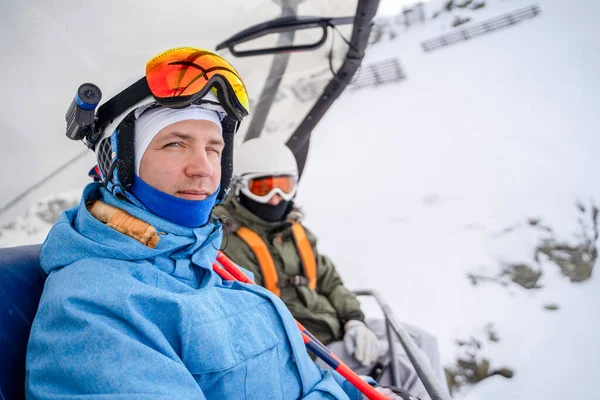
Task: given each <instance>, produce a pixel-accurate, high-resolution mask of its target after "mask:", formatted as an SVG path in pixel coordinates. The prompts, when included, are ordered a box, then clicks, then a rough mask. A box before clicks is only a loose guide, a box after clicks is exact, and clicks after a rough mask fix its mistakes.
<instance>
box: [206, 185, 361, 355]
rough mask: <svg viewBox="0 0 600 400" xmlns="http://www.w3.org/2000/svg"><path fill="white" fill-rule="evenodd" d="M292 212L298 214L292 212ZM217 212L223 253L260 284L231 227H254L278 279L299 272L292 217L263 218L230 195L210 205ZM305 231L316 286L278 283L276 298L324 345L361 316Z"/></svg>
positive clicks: (253, 263) (248, 252)
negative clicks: (222, 229) (221, 223)
mask: <svg viewBox="0 0 600 400" xmlns="http://www.w3.org/2000/svg"><path fill="white" fill-rule="evenodd" d="M290 214H291V215H296V214H299V213H297V212H292V213H290ZM215 215H216V216H217V217H222V216H225V217H226V220H225V222H224V224H225V228H226V230H225V232H226V233H227V237H226V238H223V244H222V245H221V246H222V247H224V249H223V252H224V253H225V255H227V257H229V258H231V260H233V261H234V262H235V263H236V264H238V265H239V266H241V267H244V268H246V269H248V270H250V271H251V272H253V273H254V281H255V282H256V283H257V284H259V285H263V286H264V284H263V278H262V274H261V270H260V265H259V264H258V260H257V258H256V256H255V255H254V252H253V251H252V249H250V247H249V246H248V245H247V244H246V242H244V241H243V240H242V239H241V238H240V237H239V236H237V235H236V234H235V232H236V231H237V230H238V229H239V228H240V227H242V226H246V227H248V228H250V229H252V230H253V231H254V232H256V233H257V234H258V235H259V236H260V237H261V239H262V240H263V241H264V242H265V244H266V245H267V247H268V249H269V252H270V253H271V257H272V258H273V263H274V264H275V268H276V269H277V275H278V279H279V282H280V283H283V282H288V278H289V277H290V276H295V275H304V274H303V269H302V261H301V259H300V254H299V253H298V250H297V249H296V244H295V242H294V238H293V234H292V230H291V222H290V221H289V220H288V221H285V222H266V221H263V220H262V219H260V218H258V217H257V216H256V215H254V214H252V212H250V211H249V210H248V209H246V208H245V207H244V206H242V205H241V204H240V203H239V202H238V201H237V200H236V199H235V198H234V197H233V196H229V197H228V199H227V200H226V201H225V202H224V203H223V204H222V205H220V206H218V207H216V208H215ZM304 229H305V231H306V236H307V237H308V240H309V242H310V244H311V245H312V248H313V252H314V253H315V257H316V258H317V290H316V291H315V290H312V289H311V288H309V287H308V286H304V285H302V286H292V285H285V284H281V286H283V287H281V300H283V302H284V303H285V304H286V305H287V307H288V308H289V310H290V312H291V313H292V315H293V316H294V317H295V318H296V319H297V320H298V321H299V322H300V323H301V324H302V325H304V326H305V327H306V328H307V329H308V330H309V331H311V332H312V333H313V334H314V335H315V336H316V337H317V338H318V339H319V340H320V341H321V342H323V343H325V344H329V343H331V342H334V341H337V340H341V339H342V337H343V335H344V332H343V327H344V324H345V323H346V321H349V320H351V319H358V320H361V321H364V314H363V313H362V311H361V310H360V303H359V302H358V300H357V299H356V296H354V294H352V292H350V291H349V290H348V289H346V287H345V286H344V283H343V282H342V279H341V278H340V276H339V275H338V273H337V271H336V269H335V266H334V265H333V263H332V262H331V260H329V258H327V257H326V256H324V255H322V254H320V253H319V251H318V249H317V238H316V237H315V236H314V235H313V234H312V233H311V232H310V231H308V229H306V227H305V228H304Z"/></svg>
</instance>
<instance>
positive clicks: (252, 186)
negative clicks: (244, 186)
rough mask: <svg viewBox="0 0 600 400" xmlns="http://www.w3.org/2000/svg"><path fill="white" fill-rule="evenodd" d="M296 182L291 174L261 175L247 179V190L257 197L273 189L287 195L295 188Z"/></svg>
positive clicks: (265, 194)
mask: <svg viewBox="0 0 600 400" xmlns="http://www.w3.org/2000/svg"><path fill="white" fill-rule="evenodd" d="M296 183H297V179H296V177H295V176H292V175H281V176H263V177H258V178H252V179H250V180H248V190H249V191H250V193H252V194H254V195H256V196H259V197H263V196H267V195H268V194H269V193H271V192H272V191H273V190H274V189H280V190H281V191H282V192H283V193H285V194H286V195H289V194H292V193H293V192H294V191H295V190H296Z"/></svg>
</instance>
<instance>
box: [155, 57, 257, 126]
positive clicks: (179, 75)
mask: <svg viewBox="0 0 600 400" xmlns="http://www.w3.org/2000/svg"><path fill="white" fill-rule="evenodd" d="M146 81H147V83H148V87H149V88H150V91H151V92H152V95H153V96H154V98H155V99H156V101H157V102H158V103H159V104H161V105H163V106H165V107H170V108H179V107H185V106H188V105H190V104H192V103H194V102H195V101H197V100H200V99H201V98H202V97H204V96H205V95H206V94H207V93H208V91H209V90H214V91H216V94H217V97H218V99H219V103H220V104H221V106H222V107H223V108H224V109H225V111H226V112H227V113H228V114H229V115H230V116H231V117H232V118H234V119H236V120H238V121H239V120H242V118H243V117H245V116H246V115H248V113H249V111H250V100H249V99H248V93H247V91H246V87H245V85H244V82H242V79H241V78H240V76H239V74H238V72H237V71H236V70H235V68H233V66H232V65H231V64H230V63H229V62H228V61H226V60H225V59H224V58H222V57H221V56H219V55H218V54H215V53H213V52H211V51H208V50H204V49H200V48H195V47H177V48H174V49H170V50H167V51H164V52H162V53H160V54H158V55H157V56H155V57H153V58H152V59H151V60H150V61H148V63H147V64H146Z"/></svg>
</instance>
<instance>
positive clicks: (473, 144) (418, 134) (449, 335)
mask: <svg viewBox="0 0 600 400" xmlns="http://www.w3.org/2000/svg"><path fill="white" fill-rule="evenodd" d="M505 3H511V4H508V5H507V4H504V7H505V9H509V10H510V9H511V8H512V7H514V8H519V7H522V6H524V5H529V4H531V3H528V2H520V1H511V2H508V1H507V2H505ZM538 4H539V5H540V7H541V9H542V14H541V15H540V16H539V17H537V19H532V20H530V21H525V22H522V23H521V24H519V25H516V26H514V27H511V28H507V29H506V30H504V31H499V32H493V33H490V34H488V35H487V36H482V37H480V38H477V39H474V40H472V41H470V42H467V43H460V44H457V45H455V46H452V47H448V48H445V49H441V50H438V51H435V52H432V53H430V54H424V53H423V52H422V51H421V49H420V48H419V46H418V43H419V42H420V41H421V40H424V39H428V38H430V37H433V36H435V35H434V34H433V32H432V29H430V28H428V27H423V28H415V29H413V30H412V31H410V32H408V33H406V34H405V36H404V37H403V36H402V35H401V36H400V37H399V38H398V39H396V40H394V41H392V42H389V43H386V44H382V45H381V46H379V47H378V46H374V47H373V48H372V49H371V51H370V53H369V55H368V57H367V59H366V60H365V61H366V62H369V61H372V60H375V59H381V58H384V57H389V55H390V54H397V55H398V56H399V57H400V58H401V61H402V64H403V66H404V67H405V69H406V71H407V75H408V79H407V80H406V81H405V82H402V83H400V84H397V85H395V86H392V85H390V86H386V87H381V88H373V89H366V90H362V91H358V92H355V93H348V94H346V95H344V96H342V98H341V99H340V100H339V101H338V102H337V103H336V104H335V105H334V107H333V108H334V109H333V110H332V111H331V112H330V113H329V114H328V115H327V116H326V117H325V119H324V120H323V121H322V122H321V124H320V125H319V126H318V127H317V131H316V132H315V133H314V135H313V140H312V144H311V154H310V156H309V160H308V164H307V165H308V167H307V169H306V172H305V176H304V178H303V181H302V183H301V188H300V195H299V202H300V203H301V204H302V205H303V206H304V208H305V210H306V212H307V224H308V226H309V227H311V228H312V229H313V230H314V231H315V232H317V233H318V234H319V235H320V239H321V248H322V251H325V252H327V253H328V254H329V255H330V256H332V258H333V259H334V260H335V261H336V263H337V265H338V266H339V268H340V269H341V270H342V273H343V274H344V276H345V277H346V281H347V283H348V285H349V286H351V287H376V288H378V289H379V290H380V291H381V292H383V294H384V295H385V296H386V297H387V298H388V299H389V300H390V301H391V302H393V304H394V308H395V310H396V312H397V314H398V316H399V317H400V318H401V319H403V320H405V321H408V322H410V323H412V324H415V325H419V326H421V327H424V328H427V329H429V330H430V331H432V332H435V333H436V335H437V336H438V337H439V340H440V345H441V348H442V351H443V356H444V358H445V360H447V362H451V359H452V357H453V356H454V354H455V352H456V345H455V343H454V340H455V339H456V338H464V339H468V338H469V337H470V336H471V335H475V336H476V337H478V338H479V339H481V338H482V337H484V335H483V326H484V325H485V324H486V323H488V322H492V323H494V326H495V328H496V330H497V332H498V335H499V336H500V339H501V340H500V342H498V343H494V344H492V343H489V342H487V341H484V350H483V353H485V354H487V355H489V356H490V358H491V359H492V361H493V364H494V366H503V365H508V366H511V367H513V368H514V369H515V370H516V375H515V377H514V378H513V379H512V380H506V379H504V378H501V377H494V378H491V379H490V380H488V381H485V382H484V383H482V384H481V385H480V386H479V387H477V388H476V389H474V390H472V391H471V392H469V393H467V394H465V395H464V396H465V398H467V399H469V400H474V399H501V398H502V399H507V398H510V399H531V398H544V399H563V398H567V397H569V398H578V399H595V398H598V395H597V394H596V393H595V385H593V382H594V379H595V378H597V377H598V376H600V362H599V361H598V360H600V346H598V344H597V340H594V339H595V337H596V336H597V335H596V332H597V331H598V329H599V328H600V319H599V318H598V311H597V304H598V301H599V300H600V295H599V294H598V293H600V292H599V290H598V289H600V282H599V281H598V279H597V277H593V278H592V279H591V280H589V281H587V282H583V283H580V284H572V283H570V282H569V281H568V280H567V279H566V278H564V277H562V276H561V275H560V273H559V269H558V267H556V266H555V265H553V264H552V263H544V269H543V272H544V275H543V277H542V278H541V284H542V285H543V286H544V288H543V289H540V290H537V291H527V290H525V289H523V288H521V287H518V286H516V285H511V286H509V287H501V286H499V285H494V284H482V285H479V286H477V287H473V286H472V285H471V284H470V282H469V280H468V279H467V278H466V274H467V273H470V272H488V273H489V274H492V275H493V274H494V273H496V272H498V271H499V270H500V268H501V265H500V262H529V263H532V259H533V253H534V248H535V246H536V244H538V243H539V240H540V237H541V236H543V235H542V234H540V233H539V231H537V230H535V229H532V228H531V227H528V225H527V223H526V221H527V219H528V218H531V217H539V218H541V219H542V221H544V222H545V223H546V224H548V225H550V226H551V227H552V228H553V229H554V230H555V232H557V235H558V236H560V237H561V238H562V239H565V240H566V239H569V240H571V241H572V240H574V236H573V235H574V234H575V233H576V232H577V231H578V228H577V223H576V220H577V217H578V212H577V209H576V207H575V203H576V201H577V200H580V201H582V202H583V203H584V204H588V205H589V204H590V203H589V202H590V201H591V199H595V204H596V205H599V203H600V188H599V187H598V185H594V184H593V182H598V181H599V178H600V172H599V171H600V162H599V161H598V158H597V154H598V150H599V149H600V137H599V136H598V135H597V129H595V127H596V125H597V124H596V123H595V121H596V111H595V110H596V109H597V108H598V106H599V105H600V101H599V98H598V91H599V89H600V84H599V81H598V79H597V76H596V71H597V69H598V67H599V66H600V57H599V55H598V52H597V49H598V48H599V46H600V41H599V36H598V35H597V32H598V28H597V25H596V22H595V21H596V17H597V15H598V14H599V8H598V5H597V4H596V3H595V2H592V1H587V2H579V3H578V4H577V5H574V4H571V3H569V4H567V3H565V2H558V1H540V2H539V3H538ZM407 37H410V39H411V40H408V39H406V40H403V38H407ZM515 224H520V227H519V228H517V229H515V230H514V231H513V232H510V233H507V234H505V235H503V236H502V235H501V236H500V237H497V236H498V235H497V234H498V233H500V232H502V231H503V230H504V229H505V228H507V227H509V226H512V225H515ZM532 265H535V264H532ZM547 303H558V304H559V305H560V309H559V310H558V311H555V312H551V311H547V310H544V309H543V305H544V304H547Z"/></svg>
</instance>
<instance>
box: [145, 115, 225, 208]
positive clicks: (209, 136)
mask: <svg viewBox="0 0 600 400" xmlns="http://www.w3.org/2000/svg"><path fill="white" fill-rule="evenodd" d="M224 147H225V144H224V142H223V138H222V137H221V133H220V129H219V127H218V126H217V125H215V124H214V123H213V122H210V121H204V120H185V121H179V122H176V123H174V124H171V125H169V126H167V127H165V128H163V129H162V130H161V131H160V132H158V134H157V135H156V136H155V137H154V139H153V140H152V142H151V143H150V145H149V146H148V148H147V149H146V152H145V153H144V156H143V157H142V161H141V162H140V178H141V179H142V180H143V181H144V182H146V183H147V184H149V185H150V186H152V187H153V188H155V189H158V190H160V191H161V192H164V193H167V194H170V195H172V196H175V197H179V198H181V199H186V200H204V199H206V198H207V197H209V196H210V195H212V194H213V193H215V192H216V191H217V188H218V187H219V183H220V182H221V154H222V152H223V148H224Z"/></svg>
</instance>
